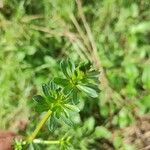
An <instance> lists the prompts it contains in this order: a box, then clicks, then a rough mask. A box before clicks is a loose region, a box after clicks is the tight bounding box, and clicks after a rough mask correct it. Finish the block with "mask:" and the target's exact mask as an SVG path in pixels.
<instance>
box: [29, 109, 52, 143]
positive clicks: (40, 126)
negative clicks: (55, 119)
mask: <svg viewBox="0 0 150 150" xmlns="http://www.w3.org/2000/svg"><path fill="white" fill-rule="evenodd" d="M51 114H52V111H51V110H48V111H47V112H46V114H45V115H44V117H43V119H42V120H41V121H40V122H39V123H38V125H37V127H36V129H35V130H34V131H33V132H32V134H31V135H29V137H27V142H28V143H31V142H32V141H33V140H34V138H35V137H36V135H37V134H38V132H39V131H40V129H41V128H42V127H43V125H44V124H45V122H46V121H47V119H48V118H49V117H50V116H51Z"/></svg>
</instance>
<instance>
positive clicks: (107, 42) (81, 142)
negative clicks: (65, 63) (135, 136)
mask: <svg viewBox="0 0 150 150" xmlns="http://www.w3.org/2000/svg"><path fill="white" fill-rule="evenodd" d="M67 57H70V58H71V59H72V60H74V61H84V60H87V59H89V60H91V61H93V64H94V65H95V66H96V67H98V68H99V69H100V71H101V74H100V81H101V85H100V87H101V94H100V97H99V99H95V100H90V99H89V100H88V99H84V100H83V101H82V102H81V104H80V105H81V106H80V108H81V112H80V115H77V116H73V118H74V120H75V122H77V126H76V128H75V129H70V128H69V127H67V126H65V125H64V126H62V127H61V128H60V129H58V130H57V131H55V132H54V133H50V134H49V133H47V128H46V127H45V129H43V132H41V134H40V135H39V136H41V137H43V138H44V139H47V138H50V139H56V138H60V137H62V136H63V134H64V133H66V131H68V132H69V134H70V135H72V136H73V137H74V141H73V148H70V149H83V150H86V149H92V150H97V149H117V150H118V149H123V150H124V149H125V150H132V149H136V148H135V147H136V146H133V145H131V144H129V145H127V144H124V141H123V137H122V136H123V133H121V135H122V136H120V135H117V136H115V138H113V137H114V136H113V134H114V132H115V131H118V130H119V131H120V130H122V129H124V128H126V127H127V126H130V125H132V124H133V123H135V122H136V121H137V120H138V118H139V117H142V116H143V115H145V114H148V113H149V112H150V2H149V0H82V1H80V0H76V1H75V0H42V1H37V0H0V129H10V130H14V131H16V130H17V131H16V132H20V129H18V122H19V121H20V120H23V121H25V122H26V121H27V122H28V125H27V129H26V130H25V131H23V133H22V134H23V135H26V134H29V133H30V132H31V129H33V128H34V127H35V125H36V121H37V120H39V118H40V116H39V115H38V114H37V113H36V112H35V111H34V108H33V106H34V104H33V103H32V96H33V95H34V94H37V93H41V84H42V83H46V82H47V81H49V80H50V79H51V78H52V77H53V76H58V74H60V69H59V65H58V63H59V62H60V61H61V60H62V59H64V58H67ZM116 143H117V144H116ZM126 145H127V146H126ZM140 146H141V145H139V147H140ZM49 149H54V150H55V149H57V147H55V146H51V147H50V148H49ZM137 149H138V148H137Z"/></svg>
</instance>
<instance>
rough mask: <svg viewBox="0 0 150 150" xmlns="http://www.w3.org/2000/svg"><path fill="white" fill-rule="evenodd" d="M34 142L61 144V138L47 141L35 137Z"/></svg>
mask: <svg viewBox="0 0 150 150" xmlns="http://www.w3.org/2000/svg"><path fill="white" fill-rule="evenodd" d="M33 143H36V144H45V145H49V144H60V141H59V140H55V141H45V140H40V139H34V140H33Z"/></svg>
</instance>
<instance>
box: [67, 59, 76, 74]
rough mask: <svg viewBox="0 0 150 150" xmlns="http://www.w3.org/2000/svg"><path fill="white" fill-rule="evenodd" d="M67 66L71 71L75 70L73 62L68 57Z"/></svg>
mask: <svg viewBox="0 0 150 150" xmlns="http://www.w3.org/2000/svg"><path fill="white" fill-rule="evenodd" d="M68 67H69V69H70V71H71V73H73V72H74V70H75V64H74V63H73V62H72V61H71V60H70V59H68Z"/></svg>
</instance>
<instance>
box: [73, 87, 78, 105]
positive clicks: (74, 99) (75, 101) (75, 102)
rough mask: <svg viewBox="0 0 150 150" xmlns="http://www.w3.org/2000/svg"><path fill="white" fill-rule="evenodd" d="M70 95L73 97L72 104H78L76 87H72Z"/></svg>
mask: <svg viewBox="0 0 150 150" xmlns="http://www.w3.org/2000/svg"><path fill="white" fill-rule="evenodd" d="M72 96H73V99H72V102H73V104H75V105H76V104H78V103H79V99H78V90H77V89H73V91H72Z"/></svg>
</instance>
